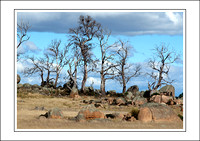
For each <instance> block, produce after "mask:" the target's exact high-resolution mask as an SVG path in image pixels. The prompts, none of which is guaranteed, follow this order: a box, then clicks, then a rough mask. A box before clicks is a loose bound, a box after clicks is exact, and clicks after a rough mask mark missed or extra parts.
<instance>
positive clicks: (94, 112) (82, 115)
mask: <svg viewBox="0 0 200 141" xmlns="http://www.w3.org/2000/svg"><path fill="white" fill-rule="evenodd" d="M104 117H105V116H104V113H102V112H100V111H99V110H98V109H96V108H95V107H94V105H88V106H85V107H84V108H83V109H81V110H80V111H79V113H78V115H77V116H76V117H75V119H76V121H85V120H86V121H87V120H93V119H99V118H100V119H104Z"/></svg>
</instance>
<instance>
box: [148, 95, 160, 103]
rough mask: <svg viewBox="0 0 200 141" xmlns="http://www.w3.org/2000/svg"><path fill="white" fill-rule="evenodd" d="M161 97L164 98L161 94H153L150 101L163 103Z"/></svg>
mask: <svg viewBox="0 0 200 141" xmlns="http://www.w3.org/2000/svg"><path fill="white" fill-rule="evenodd" d="M161 98H162V97H161V95H153V96H152V97H151V98H150V101H151V102H155V103H161Z"/></svg>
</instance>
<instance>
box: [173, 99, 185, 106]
mask: <svg viewBox="0 0 200 141" xmlns="http://www.w3.org/2000/svg"><path fill="white" fill-rule="evenodd" d="M174 103H175V104H176V105H182V104H183V100H181V99H175V100H174Z"/></svg>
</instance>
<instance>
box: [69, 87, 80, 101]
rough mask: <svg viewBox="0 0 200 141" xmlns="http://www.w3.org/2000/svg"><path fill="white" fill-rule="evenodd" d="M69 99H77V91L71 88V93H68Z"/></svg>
mask: <svg viewBox="0 0 200 141" xmlns="http://www.w3.org/2000/svg"><path fill="white" fill-rule="evenodd" d="M69 97H70V98H79V94H78V89H77V88H75V87H73V88H72V90H71V92H70V95H69Z"/></svg>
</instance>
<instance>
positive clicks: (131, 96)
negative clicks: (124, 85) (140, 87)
mask: <svg viewBox="0 0 200 141" xmlns="http://www.w3.org/2000/svg"><path fill="white" fill-rule="evenodd" d="M125 97H126V99H128V100H132V99H133V98H134V95H133V93H132V92H127V95H126V96H125Z"/></svg>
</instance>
